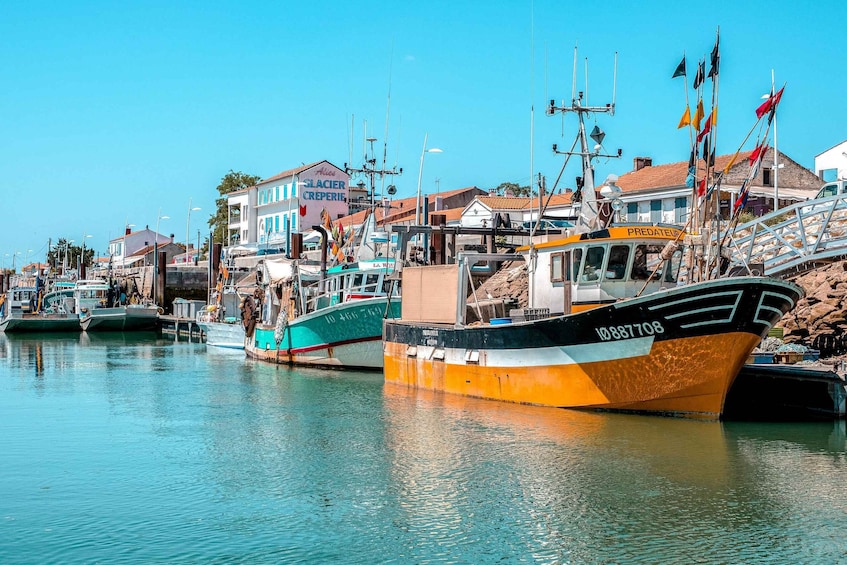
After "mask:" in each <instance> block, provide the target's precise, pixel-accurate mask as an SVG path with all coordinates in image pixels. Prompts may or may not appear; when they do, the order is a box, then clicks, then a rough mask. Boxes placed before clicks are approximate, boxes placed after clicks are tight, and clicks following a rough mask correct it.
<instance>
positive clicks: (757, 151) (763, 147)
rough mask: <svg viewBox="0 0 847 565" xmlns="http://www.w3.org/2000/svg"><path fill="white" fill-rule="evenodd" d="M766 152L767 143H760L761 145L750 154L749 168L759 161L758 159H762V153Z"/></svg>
mask: <svg viewBox="0 0 847 565" xmlns="http://www.w3.org/2000/svg"><path fill="white" fill-rule="evenodd" d="M765 150H767V142H762V144H761V145H759V146H758V147H756V148H755V149H754V150H753V151H752V153H750V166H751V167H752V166H753V163H755V162H756V161H758V160H759V158H761V157H764V153H763V152H764V151H765Z"/></svg>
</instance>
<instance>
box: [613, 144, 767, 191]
mask: <svg viewBox="0 0 847 565" xmlns="http://www.w3.org/2000/svg"><path fill="white" fill-rule="evenodd" d="M751 153H752V151H742V152H741V153H739V154H738V157H737V158H736V160H735V163H734V164H733V168H734V167H736V166H738V165H739V164H744V163H745V161H746V160H747V159H748V158H749V157H750V154H751ZM731 159H732V155H719V156H717V157H715V170H716V171H720V170H723V169H724V168H725V167H726V166H727V165H728V164H729V162H730V160H731ZM705 168H706V163H705V161H703V160H702V159H699V160H698V162H697V171H698V174H699V176H702V174H703V171H704V170H705ZM687 175H688V161H680V162H678V163H669V164H667V165H653V166H650V167H644V168H643V169H641V170H638V171H630V172H628V173H626V174H624V175H621V177H620V178H619V179H618V182H617V185H618V186H619V187H620V188H621V190H622V191H624V192H633V191H636V190H646V189H651V188H671V187H680V186H685V177H686V176H687Z"/></svg>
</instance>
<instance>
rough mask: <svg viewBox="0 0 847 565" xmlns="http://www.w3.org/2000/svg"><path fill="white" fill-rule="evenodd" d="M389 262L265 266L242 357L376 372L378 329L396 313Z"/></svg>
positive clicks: (249, 310)
mask: <svg viewBox="0 0 847 565" xmlns="http://www.w3.org/2000/svg"><path fill="white" fill-rule="evenodd" d="M394 267H395V262H394V259H390V258H384V257H381V258H380V257H378V258H374V259H368V260H361V261H356V262H351V263H344V264H341V265H337V266H335V267H332V268H330V269H326V270H325V273H324V274H321V273H320V271H317V270H316V269H315V266H314V265H307V264H297V263H296V262H290V261H281V262H266V263H265V264H264V269H263V270H262V271H261V272H262V277H261V279H262V281H263V283H262V285H261V286H260V287H259V289H257V291H256V292H255V293H254V296H253V297H248V298H247V299H246V300H245V305H244V311H243V316H242V319H243V320H244V322H245V331H246V334H247V339H246V340H245V351H246V353H247V355H248V356H249V357H251V358H254V359H259V360H261V361H268V362H272V363H281V364H292V365H317V366H325V367H336V368H364V369H381V368H382V365H383V354H382V323H383V320H384V319H385V318H397V317H399V315H400V297H399V295H398V294H397V293H396V291H394V290H393V285H392V281H391V278H390V275H391V274H392V273H394Z"/></svg>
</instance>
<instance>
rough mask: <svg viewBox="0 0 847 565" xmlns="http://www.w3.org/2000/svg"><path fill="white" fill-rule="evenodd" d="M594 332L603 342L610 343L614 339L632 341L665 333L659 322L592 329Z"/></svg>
mask: <svg viewBox="0 0 847 565" xmlns="http://www.w3.org/2000/svg"><path fill="white" fill-rule="evenodd" d="M594 331H595V332H597V335H598V336H599V337H600V339H602V340H603V341H611V340H614V339H632V338H635V337H649V336H651V335H656V334H662V333H665V328H664V327H663V326H662V323H661V322H659V321H655V322H640V323H635V324H624V325H621V326H608V327H601V328H594Z"/></svg>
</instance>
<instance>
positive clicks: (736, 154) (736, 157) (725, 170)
mask: <svg viewBox="0 0 847 565" xmlns="http://www.w3.org/2000/svg"><path fill="white" fill-rule="evenodd" d="M737 160H738V151H736V152H735V155H733V156H732V159H730V160H729V163H727V164H726V167H724V168H723V174H724V175H728V174H729V170H730V169H731V168H732V166H733V165H734V164H735V161H737Z"/></svg>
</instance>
